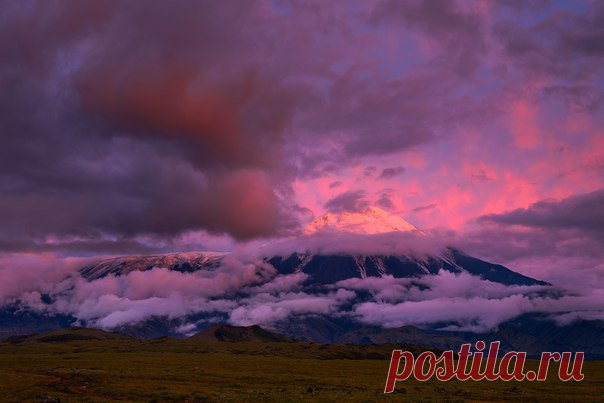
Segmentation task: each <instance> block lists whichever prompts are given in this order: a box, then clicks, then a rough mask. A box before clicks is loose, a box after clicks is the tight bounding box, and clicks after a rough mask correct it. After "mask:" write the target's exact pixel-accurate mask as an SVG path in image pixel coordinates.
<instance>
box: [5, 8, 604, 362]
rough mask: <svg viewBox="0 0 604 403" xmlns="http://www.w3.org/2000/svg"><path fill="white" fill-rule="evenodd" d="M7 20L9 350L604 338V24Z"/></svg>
mask: <svg viewBox="0 0 604 403" xmlns="http://www.w3.org/2000/svg"><path fill="white" fill-rule="evenodd" d="M0 2H1V5H0V9H1V10H2V12H1V13H0V49H1V50H0V278H1V279H2V281H0V319H1V321H0V331H1V332H3V333H1V334H2V335H10V334H22V333H27V332H35V331H38V330H45V329H52V328H61V327H65V326H70V325H79V326H88V327H96V328H102V329H105V330H116V329H118V330H119V329H121V330H123V331H125V332H129V333H130V334H133V335H137V336H141V337H153V336H161V335H173V336H178V337H182V336H184V335H187V334H191V333H192V332H196V331H199V330H202V329H203V328H205V327H207V326H209V325H210V324H217V323H227V324H229V325H233V326H247V325H261V326H264V327H267V328H270V329H272V330H276V331H280V332H282V333H285V334H286V335H287V336H288V337H293V336H295V335H299V336H300V337H304V338H306V339H309V340H315V341H330V342H334V341H338V342H339V341H343V342H346V341H354V342H382V341H384V340H391V341H392V340H394V339H393V338H395V339H396V338H397V337H403V336H405V337H408V338H411V337H412V335H414V336H413V337H418V338H429V337H428V335H432V336H430V337H433V340H437V339H438V340H439V343H441V344H440V345H445V344H446V343H453V344H455V343H458V342H460V341H463V340H471V339H472V338H473V337H474V336H472V335H476V334H481V333H480V332H487V333H488V334H490V335H492V336H493V337H504V336H505V337H508V338H509V343H508V347H509V348H510V349H511V348H517V349H518V350H519V351H522V347H523V346H522V345H517V344H516V342H518V341H519V340H525V341H526V340H529V339H530V340H533V341H535V340H536V341H535V342H534V343H533V347H534V349H533V351H534V352H537V350H539V348H540V347H539V346H544V347H543V348H546V346H549V347H552V346H553V347H552V350H551V351H557V350H559V348H558V347H557V346H559V345H563V346H568V347H569V348H575V347H577V348H579V346H578V345H574V344H573V343H579V341H581V340H583V341H581V343H583V342H584V341H585V339H584V338H582V337H579V336H578V333H577V332H579V330H580V331H581V332H583V334H589V335H594V334H596V333H597V330H598V329H600V327H599V326H601V323H602V320H604V311H603V310H602V303H601V301H602V295H603V293H604V98H603V97H602V94H603V93H604V81H603V79H602V78H603V77H604V67H603V66H604V63H602V58H603V57H604V53H603V52H602V46H601V43H604V36H603V34H602V29H601V27H602V26H603V25H604V5H603V4H602V3H600V2H591V1H577V2H556V1H554V2H548V1H543V2H541V1H529V2H514V1H495V0H493V1H480V2H475V3H472V2H466V1H457V0H452V1H446V2H442V4H441V3H438V4H436V3H435V2H431V1H390V0H383V1H381V0H380V1H371V2H366V1H362V2H357V1H352V2H317V3H313V2H288V1H285V2H281V1H249V2H241V4H240V3H237V4H235V3H230V2H213V1H188V0H178V1H173V2H169V4H168V3H167V2H160V1H155V0H153V1H147V2H134V3H133V2H127V1H116V2H106V1H89V2H85V3H80V4H67V3H64V4H63V3H54V2H53V3H51V2H34V3H23V2H9V1H6V2H2V1H1V0H0ZM201 251H203V252H201ZM397 329H399V330H397ZM400 329H404V330H400ZM351 332H353V333H351ZM430 332H432V333H430ZM435 332H436V333H435ZM439 332H440V333H439ZM442 332H444V333H442ZM477 332H478V333H477ZM526 332H528V333H526ZM590 340H596V341H594V342H589V343H592V344H589V343H588V342H586V341H585V342H584V343H583V344H584V345H583V347H585V348H586V349H587V350H589V351H591V353H592V354H600V352H599V351H600V350H598V349H601V348H602V344H601V341H598V340H600V339H599V338H598V337H592V338H591V339H590ZM434 343H437V342H436V341H435V342H434ZM556 343H558V344H556ZM533 347H531V348H533ZM587 350H586V351H587ZM573 351H574V350H573Z"/></svg>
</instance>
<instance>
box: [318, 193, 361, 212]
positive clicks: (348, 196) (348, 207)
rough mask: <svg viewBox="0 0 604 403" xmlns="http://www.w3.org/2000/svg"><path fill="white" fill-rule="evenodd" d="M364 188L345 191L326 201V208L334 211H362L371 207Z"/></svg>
mask: <svg viewBox="0 0 604 403" xmlns="http://www.w3.org/2000/svg"><path fill="white" fill-rule="evenodd" d="M365 197H366V194H365V192H364V191H362V190H354V191H349V192H344V193H341V194H339V195H338V196H336V197H334V198H333V199H331V200H329V201H328V202H327V203H325V209H326V210H327V211H330V212H332V213H336V212H341V211H362V210H364V209H366V208H367V207H369V202H368V201H367V200H366V199H365Z"/></svg>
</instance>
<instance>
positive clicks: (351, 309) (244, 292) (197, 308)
mask: <svg viewBox="0 0 604 403" xmlns="http://www.w3.org/2000/svg"><path fill="white" fill-rule="evenodd" d="M89 260H90V259H85V258H70V259H66V260H65V259H59V258H57V257H55V256H53V255H22V254H21V255H11V256H5V257H4V258H3V259H2V262H1V263H2V264H1V265H0V276H1V277H2V278H3V279H6V281H3V282H2V284H1V285H0V306H4V307H7V306H18V307H19V308H20V309H23V310H33V311H36V312H39V313H42V314H45V315H55V314H65V315H71V316H73V318H74V322H75V323H76V324H84V325H87V326H95V327H101V328H104V329H114V328H117V327H120V326H124V325H129V324H135V323H139V322H141V321H144V320H147V319H150V318H152V317H158V316H159V317H168V318H183V319H184V318H189V319H186V320H185V321H184V323H185V324H184V325H183V326H181V327H180V329H179V330H180V331H181V332H182V333H183V334H189V333H191V332H194V331H195V330H196V329H197V326H198V325H200V324H201V323H202V322H204V321H215V320H226V321H228V322H229V323H231V324H235V325H245V326H247V325H253V324H260V325H263V326H266V327H271V326H273V325H275V324H276V323H277V322H279V321H281V320H284V319H287V318H289V317H292V316H308V315H329V316H332V317H346V318H349V319H352V320H355V321H357V322H359V323H362V324H367V325H378V326H383V327H399V326H403V325H407V324H414V325H418V326H431V327H436V328H440V329H444V330H466V331H474V332H481V331H488V330H491V329H493V328H495V327H496V326H497V325H498V324H499V323H501V322H503V321H506V320H509V319H512V318H514V317H516V316H518V315H521V314H524V313H534V312H541V313H545V314H547V316H548V317H549V318H551V319H553V320H555V321H556V322H557V323H558V324H560V325H566V324H569V323H572V322H573V321H574V320H577V319H602V320H604V309H603V308H602V303H601V302H602V300H603V299H604V293H603V292H602V290H601V289H598V288H594V289H585V290H584V291H583V292H581V293H578V292H576V290H575V291H573V292H571V291H569V290H564V289H562V288H559V287H555V286H554V287H544V286H505V285H502V284H498V283H493V282H489V281H485V280H482V279H480V278H478V277H474V276H471V275H469V274H467V273H458V274H454V273H450V272H446V271H441V272H439V273H438V274H437V275H434V276H425V277H422V278H414V279H408V278H394V277H391V276H384V277H367V278H351V279H348V280H344V281H340V282H337V283H335V284H330V285H327V286H321V287H317V286H316V285H315V286H313V287H308V286H307V284H305V283H306V282H307V281H308V280H309V276H308V275H307V274H304V273H294V274H289V275H280V274H277V273H276V271H275V270H274V268H273V267H272V266H270V265H268V264H266V263H264V262H263V260H261V259H258V260H256V261H252V260H250V259H249V256H248V257H247V258H245V259H244V258H242V257H241V256H239V255H238V254H237V253H232V254H231V255H229V256H227V257H226V258H225V259H224V261H223V263H222V265H221V266H220V267H218V268H216V269H212V270H205V271H203V270H202V271H196V272H193V273H181V272H178V271H170V270H167V269H165V268H159V267H156V268H153V269H151V270H148V271H134V272H131V273H129V274H128V275H124V276H120V277H114V276H108V277H104V278H101V279H97V280H94V281H87V280H86V279H84V278H82V277H81V276H80V275H79V273H78V272H77V269H78V268H80V267H82V266H83V265H84V264H86V263H88V262H89ZM192 317H195V318H196V319H190V318H192ZM199 318H202V319H199Z"/></svg>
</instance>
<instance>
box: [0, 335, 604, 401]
mask: <svg viewBox="0 0 604 403" xmlns="http://www.w3.org/2000/svg"><path fill="white" fill-rule="evenodd" d="M95 337H96V336H95ZM82 338H83V336H82ZM45 340H46V342H40V341H39V339H38V340H34V339H29V340H28V339H27V338H22V339H20V340H14V341H13V342H14V343H18V344H9V343H5V344H0V360H1V361H0V397H1V398H2V399H3V401H24V400H25V401H28V400H29V401H46V402H58V401H61V402H66V401H67V402H69V401H95V402H96V401H141V402H151V401H157V402H163V401H183V402H184V401H188V402H204V401H225V400H226V401H229V400H230V401H242V400H244V401H250V400H254V401H257V400H259V401H275V402H277V401H303V400H304V401H308V400H321V401H377V400H390V401H394V400H400V399H401V398H404V399H405V400H408V401H443V400H445V401H492V400H501V401H525V400H529V401H543V402H546V401H548V402H549V401H594V402H595V401H601V399H602V396H604V362H602V361H588V362H585V364H584V366H583V373H584V374H585V380H584V381H582V382H575V381H571V382H566V383H565V382H561V381H560V380H557V376H556V372H555V371H557V367H558V366H557V364H554V363H552V365H551V368H550V371H549V376H548V380H547V381H546V382H536V381H534V382H529V381H523V382H517V381H510V382H503V381H495V382H488V381H480V382H475V381H466V382H460V381H449V382H440V381H438V380H436V379H431V380H430V381H428V382H419V381H416V380H408V381H404V382H398V383H397V386H396V390H395V392H398V393H394V394H392V395H383V393H382V392H383V389H384V385H385V381H386V375H387V372H388V367H389V363H390V355H391V352H392V349H393V347H395V348H400V347H401V346H351V345H321V344H313V343H298V342H282V343H245V342H244V343H220V342H214V341H207V340H194V339H189V340H172V339H158V340H151V341H141V340H135V339H126V338H123V337H120V336H118V335H116V336H115V338H113V337H112V336H108V335H107V334H105V335H104V336H102V337H96V338H91V339H89V340H81V339H80V340H74V339H73V336H68V337H66V338H65V339H64V340H62V339H61V337H60V335H57V334H55V335H54V336H53V337H52V338H51V339H50V340H49V339H48V338H47V339H45ZM49 341H50V342H49ZM403 349H405V347H404V346H403ZM412 351H413V349H412ZM421 351H424V349H423V348H420V347H415V348H414V353H415V354H418V353H419V352H421ZM536 367H537V362H530V363H529V364H528V368H527V369H534V370H536Z"/></svg>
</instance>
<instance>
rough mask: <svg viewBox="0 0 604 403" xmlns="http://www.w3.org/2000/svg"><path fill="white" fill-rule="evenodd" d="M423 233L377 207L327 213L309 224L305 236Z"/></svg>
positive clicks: (305, 229)
mask: <svg viewBox="0 0 604 403" xmlns="http://www.w3.org/2000/svg"><path fill="white" fill-rule="evenodd" d="M409 231H417V232H421V231H419V230H418V229H417V227H415V226H414V225H412V224H409V223H408V222H407V221H405V220H403V219H402V218H401V217H399V216H397V215H396V214H392V213H389V212H387V211H384V210H382V209H380V208H377V207H369V208H367V209H365V210H363V211H355V212H342V213H327V214H325V215H323V216H321V217H319V218H317V219H315V220H314V221H312V222H311V223H310V224H308V225H307V226H306V227H305V228H304V234H306V235H310V234H314V233H317V232H350V233H355V234H383V233H386V232H409Z"/></svg>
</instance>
